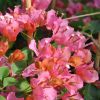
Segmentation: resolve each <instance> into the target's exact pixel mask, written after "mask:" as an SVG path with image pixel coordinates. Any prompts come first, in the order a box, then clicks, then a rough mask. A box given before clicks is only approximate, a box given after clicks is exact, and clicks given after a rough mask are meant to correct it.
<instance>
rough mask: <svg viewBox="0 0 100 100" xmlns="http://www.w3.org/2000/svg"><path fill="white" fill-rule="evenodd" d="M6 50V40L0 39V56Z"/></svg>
mask: <svg viewBox="0 0 100 100" xmlns="http://www.w3.org/2000/svg"><path fill="white" fill-rule="evenodd" d="M7 50H8V42H2V41H0V56H3V55H4V54H5V53H6V51H7Z"/></svg>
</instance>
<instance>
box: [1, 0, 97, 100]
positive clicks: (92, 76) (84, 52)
mask: <svg viewBox="0 0 100 100" xmlns="http://www.w3.org/2000/svg"><path fill="white" fill-rule="evenodd" d="M50 1H51V0H47V3H46V1H45V0H44V2H45V3H44V6H41V5H42V4H41V3H42V2H41V0H35V1H34V2H35V3H33V7H31V8H30V9H29V10H25V9H19V7H16V8H15V10H14V11H11V13H7V14H6V15H2V14H1V15H0V33H1V35H2V36H3V37H5V38H6V39H8V41H10V42H12V41H15V40H16V38H17V35H18V34H19V32H22V31H24V30H25V31H27V34H28V35H29V36H32V35H33V33H34V32H35V31H36V28H37V27H39V26H44V25H45V26H46V28H47V29H48V30H52V33H53V35H52V36H51V37H50V38H43V39H41V40H40V41H38V43H36V42H35V40H34V39H32V40H31V41H30V43H29V49H31V50H33V51H34V52H35V54H36V57H34V58H33V59H34V62H33V63H32V64H31V65H29V66H28V67H27V68H26V69H24V70H23V72H22V76H23V77H24V78H27V77H28V78H29V79H30V85H31V87H32V89H33V90H32V94H31V98H32V99H31V100H57V99H59V98H61V99H62V100H84V99H83V98H84V97H83V96H81V94H80V93H79V90H80V89H81V88H82V87H83V86H84V83H93V82H95V81H96V80H98V73H97V72H96V70H94V68H93V65H94V63H93V61H92V60H91V59H92V55H91V52H90V50H88V49H87V48H86V47H87V44H86V41H87V39H86V38H85V37H84V36H83V35H82V34H81V33H80V32H75V31H74V29H73V28H72V27H70V26H69V25H68V21H67V20H66V19H62V18H61V17H57V15H56V12H55V11H54V10H50V11H48V12H46V11H45V9H46V8H47V6H48V5H49V4H50ZM23 2H24V1H23ZM39 3H40V4H39ZM53 43H55V44H56V46H54V45H53ZM1 49H2V48H1ZM2 52H3V51H2ZM3 59H4V58H2V56H1V58H0V60H3ZM6 60H7V59H5V61H6ZM5 61H4V62H5ZM1 62H2V61H1ZM1 62H0V64H1V65H2V63H1ZM6 62H7V61H6ZM63 89H66V93H65V94H64V95H61V91H62V90H63ZM7 100H24V98H21V99H18V98H16V97H15V93H14V92H10V93H9V94H8V96H7Z"/></svg>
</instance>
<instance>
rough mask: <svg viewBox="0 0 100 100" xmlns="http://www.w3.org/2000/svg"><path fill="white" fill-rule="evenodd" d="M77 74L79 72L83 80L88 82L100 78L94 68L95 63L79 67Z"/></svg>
mask: <svg viewBox="0 0 100 100" xmlns="http://www.w3.org/2000/svg"><path fill="white" fill-rule="evenodd" d="M76 74H78V75H79V76H80V77H81V78H82V80H83V81H85V82H87V83H92V82H95V81H96V80H98V79H99V76H98V73H97V71H96V70H94V68H93V63H90V64H85V65H82V66H79V67H77V68H76Z"/></svg>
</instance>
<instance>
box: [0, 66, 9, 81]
mask: <svg viewBox="0 0 100 100" xmlns="http://www.w3.org/2000/svg"><path fill="white" fill-rule="evenodd" d="M8 75H9V68H8V67H5V66H3V67H0V80H3V79H4V78H5V77H7V76H8Z"/></svg>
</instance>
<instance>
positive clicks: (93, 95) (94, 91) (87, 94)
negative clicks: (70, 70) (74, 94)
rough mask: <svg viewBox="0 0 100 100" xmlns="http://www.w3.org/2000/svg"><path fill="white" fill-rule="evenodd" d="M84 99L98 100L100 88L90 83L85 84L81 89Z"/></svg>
mask: <svg viewBox="0 0 100 100" xmlns="http://www.w3.org/2000/svg"><path fill="white" fill-rule="evenodd" d="M83 94H84V100H100V89H98V88H96V87H95V86H94V85H92V84H87V85H86V86H85V88H84V90H83Z"/></svg>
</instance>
